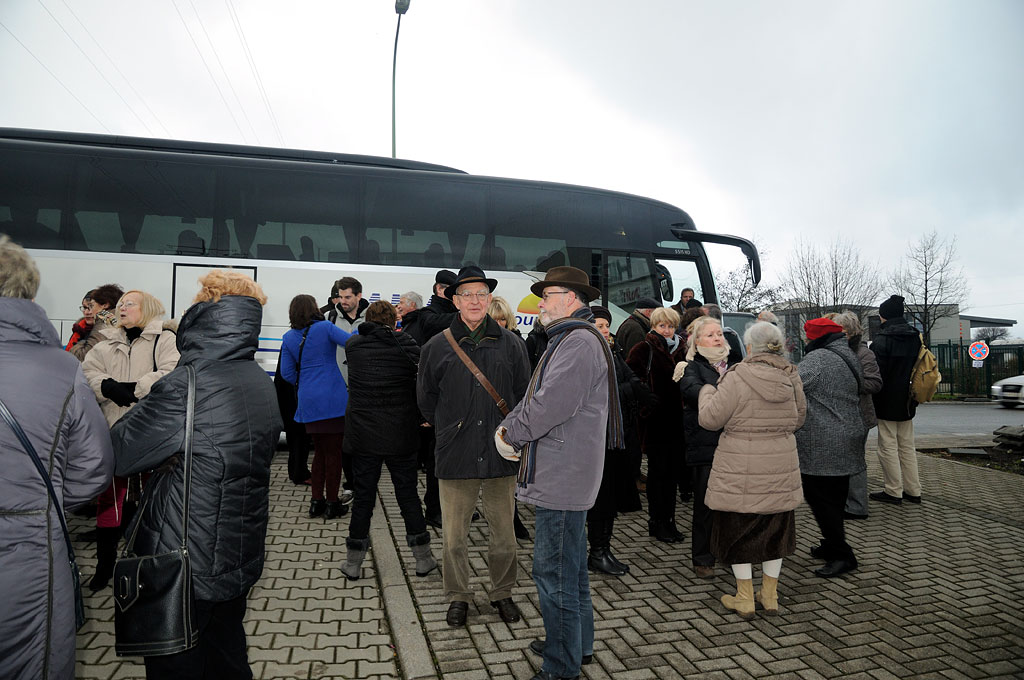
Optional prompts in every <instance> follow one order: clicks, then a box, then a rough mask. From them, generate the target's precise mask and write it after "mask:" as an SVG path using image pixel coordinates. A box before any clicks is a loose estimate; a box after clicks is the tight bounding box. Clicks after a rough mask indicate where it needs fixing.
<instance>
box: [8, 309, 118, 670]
mask: <svg viewBox="0 0 1024 680" xmlns="http://www.w3.org/2000/svg"><path fill="white" fill-rule="evenodd" d="M0 375H2V376H3V378H2V379H0V399H3V401H4V403H5V404H7V408H9V409H10V411H11V413H12V414H13V415H14V417H15V419H17V420H18V422H19V423H20V424H21V427H22V429H24V430H25V433H26V434H27V435H28V438H29V440H30V441H31V442H32V445H33V447H34V448H35V449H36V453H38V454H39V458H40V459H41V460H42V463H43V466H44V467H46V468H47V470H48V472H49V474H50V478H51V480H52V481H53V487H54V490H55V491H56V492H57V497H58V498H60V499H61V502H62V503H63V505H64V508H65V509H66V510H68V509H71V508H73V507H75V506H77V505H81V504H83V503H85V502H87V501H89V500H90V499H92V498H94V497H95V496H96V495H97V494H99V493H100V491H102V490H103V489H105V488H106V487H107V485H108V484H110V479H111V477H112V476H113V473H114V455H113V453H112V452H111V449H110V435H109V433H108V430H107V422H106V420H104V418H103V413H101V412H100V408H99V406H98V405H97V404H96V398H95V397H94V396H93V393H92V390H91V389H89V384H88V383H87V382H86V381H85V376H84V375H83V374H82V365H81V364H80V363H78V360H77V359H76V358H75V357H74V356H73V355H71V354H70V353H69V352H65V351H64V349H63V345H61V343H60V338H58V337H57V332H56V331H55V330H54V328H53V324H51V323H50V321H49V320H48V319H47V318H46V312H45V311H43V308H42V307H40V306H39V305H37V304H35V303H34V302H32V301H30V300H22V299H17V298H6V297H0ZM55 434H56V437H55V436H54V435H55ZM0 470H3V473H2V474H0V601H2V602H3V614H2V615H0V677H2V678H4V679H5V680H9V679H11V678H17V679H19V680H21V679H22V678H24V679H25V680H39V679H40V678H43V679H44V680H52V679H55V678H60V679H61V680H63V679H65V678H73V677H74V675H75V608H74V596H73V591H72V583H71V570H70V569H69V568H68V560H67V549H66V548H65V544H64V535H63V532H62V531H61V528H60V519H59V518H58V515H57V513H58V512H60V511H61V510H60V508H56V507H53V505H52V503H51V502H50V497H49V494H47V492H46V486H45V483H44V482H43V480H42V477H40V476H39V473H38V472H37V471H36V468H35V466H34V465H33V463H32V459H31V458H29V455H28V454H27V453H26V452H25V450H24V449H22V447H21V444H19V443H18V440H17V439H16V438H15V436H14V432H13V431H12V430H11V429H10V428H9V427H8V426H7V423H5V422H3V421H2V420H0Z"/></svg>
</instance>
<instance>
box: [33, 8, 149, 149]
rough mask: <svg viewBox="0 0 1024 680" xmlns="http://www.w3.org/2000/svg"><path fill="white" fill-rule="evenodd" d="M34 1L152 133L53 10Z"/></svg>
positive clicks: (147, 130) (147, 129)
mask: <svg viewBox="0 0 1024 680" xmlns="http://www.w3.org/2000/svg"><path fill="white" fill-rule="evenodd" d="M36 2H38V3H39V6H40V7H42V8H43V9H44V10H46V13H47V14H49V15H50V18H51V19H53V21H54V23H56V24H57V26H58V27H59V28H60V30H61V31H63V32H64V35H66V36H67V37H68V40H70V41H71V43H72V44H73V45H74V46H75V47H77V48H78V51H79V52H81V53H82V56H83V57H85V60H86V61H88V62H89V65H90V66H92V67H93V68H94V69H95V70H96V73H98V74H99V75H100V78H103V82H105V83H106V84H107V85H109V86H110V89H112V90H113V91H114V94H116V95H117V98H118V99H120V100H121V103H122V104H124V105H125V106H126V107H128V110H129V111H130V112H131V114H132V115H133V116H135V119H136V120H138V121H139V122H140V123H142V127H144V128H146V132H148V133H149V134H151V135H152V134H153V131H152V130H150V129H149V126H148V125H146V121H144V120H142V116H140V115H139V114H138V113H137V112H136V111H135V108H134V107H133V106H132V105H131V104H129V103H128V101H127V100H126V99H125V98H124V97H122V96H121V91H120V90H118V89H117V88H116V87H114V84H113V83H112V82H110V81H109V80H108V79H107V76H105V75H104V74H103V71H101V70H100V68H99V66H97V65H96V62H94V61H93V60H92V58H91V57H90V56H89V55H88V54H86V52H85V50H83V49H82V46H81V45H79V44H78V41H77V40H75V38H74V37H73V36H72V35H71V34H70V33H68V30H67V29H66V28H64V24H62V23H61V22H60V20H59V19H58V18H57V17H56V16H54V14H53V12H51V11H50V8H49V7H47V6H46V5H44V4H43V0H36Z"/></svg>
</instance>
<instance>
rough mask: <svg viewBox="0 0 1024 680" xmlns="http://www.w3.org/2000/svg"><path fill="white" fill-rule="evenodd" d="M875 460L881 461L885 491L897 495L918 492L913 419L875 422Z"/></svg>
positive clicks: (918, 481)
mask: <svg viewBox="0 0 1024 680" xmlns="http://www.w3.org/2000/svg"><path fill="white" fill-rule="evenodd" d="M878 462H879V463H881V464H882V476H883V477H885V492H886V493H887V494H889V495H890V496H895V497H896V498H903V493H904V492H906V493H907V495H908V496H920V495H921V480H920V479H919V478H918V476H917V449H915V448H914V421H913V420H900V421H896V420H879V421H878Z"/></svg>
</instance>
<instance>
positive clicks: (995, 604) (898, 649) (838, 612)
mask: <svg viewBox="0 0 1024 680" xmlns="http://www.w3.org/2000/svg"><path fill="white" fill-rule="evenodd" d="M920 461H921V473H922V478H923V483H924V488H925V500H924V503H923V504H922V505H920V506H911V505H905V506H902V507H891V506H881V507H879V506H878V504H874V503H873V504H872V507H871V510H872V516H871V518H870V519H868V520H866V521H863V522H849V523H847V526H848V530H849V535H850V541H851V543H852V544H853V546H854V548H855V549H856V550H857V552H858V557H859V559H860V562H861V568H860V569H859V570H858V571H857V572H856V573H854V574H851V575H848V576H846V577H844V578H840V579H836V580H831V581H830V580H824V579H819V578H817V577H814V576H813V575H812V574H811V571H812V570H813V569H814V568H815V567H816V566H818V564H820V563H818V562H816V561H814V560H812V559H811V558H810V556H809V555H808V554H807V550H808V549H809V548H810V546H811V545H812V544H814V543H816V541H817V533H816V527H815V526H814V521H813V519H812V518H811V516H810V513H809V512H808V511H807V509H806V507H804V508H801V509H800V510H798V512H797V531H798V552H797V554H796V555H794V556H793V557H792V558H790V559H788V560H787V561H786V563H785V565H784V567H783V573H782V579H781V582H780V588H779V590H780V607H781V610H782V615H781V616H779V617H776V618H774V619H770V618H764V617H761V616H758V618H756V619H755V620H753V621H751V622H745V621H741V620H740V619H738V617H735V616H734V615H730V614H729V613H727V612H726V611H725V610H724V608H723V607H722V606H721V604H720V603H719V602H718V598H719V597H720V595H721V594H722V593H725V592H729V591H730V588H732V587H733V581H732V578H731V576H730V575H729V573H728V572H727V571H726V570H725V569H721V570H720V571H719V575H718V577H717V578H715V579H714V580H698V579H695V578H694V577H693V573H692V571H691V569H690V567H689V544H688V543H684V544H680V545H666V544H663V543H658V542H656V541H654V540H653V539H650V538H648V537H647V532H646V517H645V516H643V515H642V514H641V513H633V514H631V515H627V516H625V517H623V518H621V519H620V522H619V523H618V524H617V527H616V536H615V541H614V547H615V550H616V553H617V554H618V555H619V557H620V558H621V559H623V560H624V561H626V562H628V563H629V564H630V565H631V566H632V572H631V574H629V575H627V576H626V577H623V578H615V577H608V576H594V577H593V581H592V589H593V593H594V606H595V612H596V617H597V641H596V644H595V662H594V664H592V665H590V666H587V667H585V669H584V676H585V677H587V678H595V679H596V678H617V679H618V678H625V679H631V678H677V677H701V678H747V677H772V678H775V677H793V678H803V679H806V680H810V679H812V678H820V677H826V678H829V677H851V678H874V679H879V680H881V679H884V678H893V677H935V678H990V677H1006V678H1010V677H1024V596H1022V592H1024V549H1022V545H1024V478H1022V477H1019V476H1014V475H1010V474H1006V473H1000V472H994V471H990V470H985V469H982V468H976V467H971V466H967V465H961V464H958V463H954V462H950V461H946V460H939V459H935V458H929V457H927V456H921V457H920ZM869 464H870V467H869V473H870V477H871V483H872V489H873V490H874V489H877V488H878V487H879V485H880V479H881V476H880V472H879V469H878V466H877V463H876V462H875V460H874V456H873V455H872V456H869ZM389 486H390V485H389V483H388V481H387V475H384V479H383V480H382V490H383V499H384V506H385V510H386V517H385V513H381V512H380V511H379V510H378V514H377V516H376V517H375V518H374V522H375V529H374V531H375V532H376V533H375V534H374V537H375V544H376V545H377V547H376V548H375V549H374V551H371V555H373V556H374V559H377V560H380V559H385V560H388V561H389V562H388V564H382V565H381V567H382V571H383V570H384V569H387V570H389V571H392V572H394V571H395V567H396V565H395V564H394V562H397V561H399V560H400V561H401V563H402V565H403V566H404V567H405V568H406V570H405V574H406V578H407V582H408V583H409V584H410V586H409V588H410V592H411V595H412V598H413V599H414V601H415V604H416V605H417V606H418V609H419V614H420V619H421V621H422V630H423V631H424V632H425V635H426V639H427V642H428V643H429V646H430V650H431V653H432V654H433V656H434V661H435V662H436V666H437V668H438V669H439V671H440V672H439V675H440V677H443V678H445V680H449V679H451V680H455V679H461V678H465V679H473V680H477V679H481V678H486V677H496V678H518V679H526V678H530V677H531V676H532V674H533V673H534V672H535V669H536V668H538V667H539V659H537V658H536V657H534V656H532V655H531V654H530V653H529V652H528V651H527V650H526V645H527V644H528V643H529V641H530V640H532V639H534V638H535V637H542V636H543V625H542V622H541V618H540V614H539V610H538V608H537V599H536V591H535V589H534V587H533V584H532V582H531V580H530V576H529V573H530V572H529V570H530V559H531V556H530V548H531V542H529V541H525V542H521V543H520V547H521V553H520V560H519V561H520V566H521V570H520V577H519V587H518V588H517V589H516V593H515V597H516V599H517V601H518V602H519V603H520V606H521V608H522V610H523V614H524V620H523V621H520V622H519V623H516V624H513V625H506V624H505V623H503V622H502V621H501V620H500V619H499V618H498V616H497V614H496V613H495V612H494V610H493V609H492V608H491V607H490V606H489V605H488V604H487V598H486V594H485V591H484V583H485V576H484V575H485V563H484V557H485V551H484V546H485V545H486V527H485V524H484V523H483V522H477V523H475V524H474V526H473V529H472V545H473V546H474V547H473V548H472V550H471V554H470V558H471V565H472V569H473V573H474V583H475V584H476V586H477V588H478V589H477V594H476V601H475V604H474V606H472V607H471V608H470V620H469V625H468V626H467V627H465V628H460V629H452V628H449V627H448V626H447V625H446V624H445V622H444V615H445V611H446V610H447V602H446V601H445V599H444V596H443V592H442V588H441V578H440V575H439V574H438V573H437V572H434V573H433V574H431V575H429V576H427V577H425V578H418V577H416V576H415V575H411V576H410V575H409V573H410V570H409V569H408V567H409V566H410V565H411V559H412V558H411V555H410V551H409V549H408V548H407V547H406V546H405V544H404V540H402V539H403V537H404V530H403V528H402V525H401V517H400V515H399V513H398V508H397V504H396V503H395V502H394V497H393V493H392V492H391V490H390V488H389ZM306 494H307V492H306V491H305V489H304V488H299V487H295V486H293V485H291V484H289V483H288V482H287V479H286V476H285V467H284V461H283V460H280V457H279V460H278V461H277V462H275V465H274V478H273V490H272V516H271V522H270V535H269V539H268V559H267V568H266V570H265V572H264V575H263V579H262V580H261V581H260V583H259V584H258V586H257V587H256V588H255V589H254V591H253V594H252V596H251V598H250V605H249V614H248V616H247V619H246V626H247V630H248V632H249V634H250V638H249V643H250V650H249V655H250V660H251V662H252V664H253V670H254V672H255V675H256V677H257V678H261V677H262V678H321V677H344V678H374V677H382V678H383V677H403V676H402V675H401V672H400V670H399V666H398V664H397V663H396V661H395V657H394V653H393V649H392V647H391V645H392V644H394V643H395V642H396V640H397V639H398V638H399V637H400V636H397V635H396V636H394V637H393V636H391V635H390V634H389V632H388V624H387V622H388V618H387V617H386V616H385V612H384V607H383V604H386V603H382V600H381V598H380V597H379V593H380V592H381V588H380V586H379V583H378V580H377V578H375V576H376V574H375V570H374V565H373V564H372V561H371V560H370V559H368V560H367V562H366V564H365V565H364V571H363V574H364V578H363V579H361V580H360V581H356V582H354V583H353V584H347V583H346V582H345V581H344V580H343V579H342V578H341V577H340V574H339V572H338V571H337V564H338V562H339V560H341V559H342V555H343V552H344V541H343V538H342V532H343V531H344V530H346V529H347V524H346V523H345V522H344V521H342V522H340V523H338V524H335V525H325V524H324V523H322V522H320V521H311V520H308V519H306V518H305V516H304V512H305V505H306V498H307V496H306ZM378 507H379V506H378ZM521 511H522V514H523V518H524V520H525V521H526V523H527V525H528V526H530V528H531V530H532V511H531V509H530V508H529V507H528V506H521ZM677 518H678V524H679V526H680V529H682V530H683V532H684V533H686V535H687V537H689V518H688V506H686V507H685V508H684V507H680V509H679V511H678V513H677ZM385 519H387V520H388V521H389V522H390V523H391V524H392V525H393V526H392V532H391V533H392V534H393V537H392V541H393V543H394V544H395V546H384V545H381V544H382V543H384V541H378V540H377V539H378V538H380V537H382V536H384V531H386V524H385V523H384V520H385ZM73 524H74V531H75V533H79V532H81V531H84V530H86V529H88V523H87V522H86V521H84V520H80V519H76V520H75V521H74V523H73ZM434 545H435V553H436V554H437V555H438V556H440V540H437V541H435V544H434ZM394 547H397V552H396V551H395V550H394ZM77 549H78V552H79V555H80V556H81V558H80V562H81V563H82V569H83V572H84V573H85V575H86V578H88V577H89V576H91V574H92V570H93V566H94V561H93V558H92V555H93V546H92V544H87V543H84V542H78V543H77ZM756 578H757V577H756V576H755V579H756ZM400 581H401V577H399V580H398V582H399V583H400ZM391 583H393V582H389V584H387V587H386V588H385V590H388V589H391V588H395V587H396V586H395V585H392V584H391ZM397 587H401V586H400V585H399V586H397ZM112 606H113V605H112V601H111V598H110V596H109V594H103V595H101V596H93V597H89V598H87V607H88V608H89V615H90V621H89V623H88V624H87V626H86V628H85V629H83V631H82V632H81V633H80V635H79V639H78V642H79V652H78V653H79V657H78V658H79V665H78V673H77V674H78V676H79V677H82V678H112V677H116V678H135V677H143V672H142V667H141V665H138V664H136V663H134V662H132V661H125V660H121V659H118V658H117V657H115V656H114V654H113V649H112V645H113V632H112V630H113V628H112V626H113V624H112V610H111V607H112ZM387 607H388V608H389V609H391V608H392V605H391V604H387ZM388 614H389V615H392V614H393V612H392V611H389V612H388ZM413 627H414V628H415V626H413ZM415 633H416V634H418V631H415ZM403 644H405V643H403ZM421 661H426V660H423V659H421ZM427 665H428V667H429V663H428V664H427ZM406 677H407V676H406ZM416 677H424V676H423V675H422V674H417V676H416Z"/></svg>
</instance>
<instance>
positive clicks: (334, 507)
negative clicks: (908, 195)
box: [324, 501, 348, 519]
mask: <svg viewBox="0 0 1024 680" xmlns="http://www.w3.org/2000/svg"><path fill="white" fill-rule="evenodd" d="M347 512H348V506H347V505H345V504H344V503H342V502H341V501H329V502H328V503H327V510H326V511H325V512H324V518H325V519H337V518H339V517H344V516H345V513H347Z"/></svg>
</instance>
